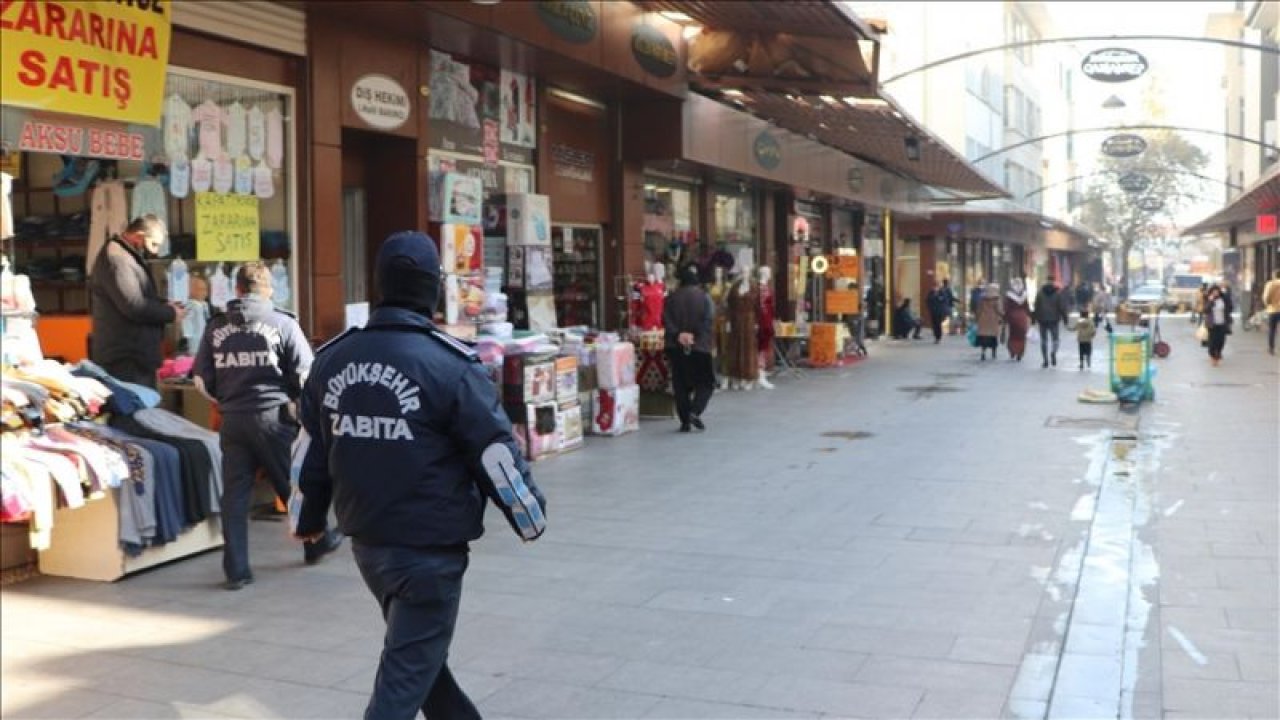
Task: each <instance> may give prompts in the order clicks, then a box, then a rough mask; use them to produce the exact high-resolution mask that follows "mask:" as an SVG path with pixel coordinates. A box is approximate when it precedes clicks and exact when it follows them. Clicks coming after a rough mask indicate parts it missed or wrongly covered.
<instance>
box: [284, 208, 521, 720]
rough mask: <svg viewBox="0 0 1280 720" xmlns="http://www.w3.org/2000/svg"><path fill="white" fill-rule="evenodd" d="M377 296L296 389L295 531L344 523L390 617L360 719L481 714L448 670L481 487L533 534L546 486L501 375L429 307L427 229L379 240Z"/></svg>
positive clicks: (308, 534)
mask: <svg viewBox="0 0 1280 720" xmlns="http://www.w3.org/2000/svg"><path fill="white" fill-rule="evenodd" d="M376 273H377V283H378V288H379V291H380V294H381V297H382V301H381V302H380V303H379V304H378V306H377V307H376V308H375V309H374V311H373V312H372V313H371V314H370V317H369V322H368V325H367V326H365V328H363V329H360V330H349V331H347V332H346V333H345V334H343V335H341V336H339V337H338V338H337V339H335V340H333V341H332V342H330V343H329V344H327V345H325V346H324V347H322V348H321V349H320V350H319V352H318V355H317V358H316V362H315V364H314V365H313V366H312V371H311V375H310V377H308V378H307V383H306V387H305V388H304V389H303V392H302V401H301V411H302V427H303V429H302V433H301V434H300V435H299V437H298V442H297V443H296V444H295V446H294V453H295V460H294V463H295V465H296V464H298V463H299V459H298V456H299V455H300V456H301V470H300V476H299V482H298V485H299V490H300V491H301V494H302V503H301V509H300V511H299V513H298V518H297V525H296V527H295V530H294V531H295V533H296V534H297V535H298V536H299V537H301V538H304V539H308V538H314V537H319V536H320V534H321V533H322V532H323V531H324V519H325V517H326V514H327V512H328V510H329V505H330V503H331V502H332V504H333V508H334V511H335V513H336V515H337V518H338V527H339V529H340V530H341V531H342V532H343V533H344V534H345V535H347V536H349V537H350V538H351V541H352V552H353V554H354V555H355V560H356V564H357V565H358V566H359V568H360V573H361V575H362V576H363V578H364V582H365V584H366V585H368V587H369V590H370V591H371V592H372V593H373V595H374V597H375V598H377V600H378V604H379V605H380V606H381V608H382V615H383V618H384V619H385V620H386V623H387V630H386V638H385V641H384V645H383V650H382V658H381V663H380V664H379V666H378V674H377V678H376V679H375V681H374V687H373V694H372V697H371V698H370V700H369V704H368V707H367V708H366V709H365V717H366V718H379V719H381V718H412V717H414V716H416V715H417V714H418V712H419V711H421V712H423V713H425V714H426V716H427V717H428V718H478V717H479V716H480V715H479V713H478V712H477V711H476V708H475V706H474V705H472V703H471V701H470V699H468V698H467V695H466V693H465V692H463V691H462V689H461V688H460V687H459V686H458V684H457V682H456V681H455V680H454V678H453V675H452V673H451V672H450V671H449V667H448V664H447V662H446V658H447V656H448V651H449V643H450V642H451V640H452V639H453V629H454V624H455V622H456V621H457V616H458V605H459V601H460V598H461V593H462V576H463V573H464V572H465V571H466V569H467V563H468V543H470V542H471V541H472V540H475V539H477V538H479V537H480V536H481V534H483V532H484V525H483V520H484V508H485V503H486V500H492V501H494V503H495V504H496V505H497V506H498V508H499V509H501V510H502V512H503V514H504V515H505V516H506V518H507V521H508V523H509V524H510V525H511V527H512V529H513V530H515V532H516V534H517V535H519V536H520V538H521V539H523V540H524V541H526V542H527V541H531V540H534V539H536V538H538V537H539V536H540V535H542V533H543V531H544V530H545V528H546V518H545V515H544V513H545V508H546V501H545V499H544V498H543V496H542V493H541V492H540V491H539V490H538V487H537V486H536V485H535V484H534V482H533V478H532V476H531V475H530V473H529V466H528V464H527V463H526V462H525V460H524V458H523V457H522V456H521V454H520V451H519V450H518V449H517V448H516V443H515V439H514V438H513V436H512V433H511V423H510V421H509V420H508V419H507V416H506V413H505V412H504V411H503V410H502V408H501V406H500V405H499V402H498V394H497V393H496V392H495V391H494V388H493V383H492V381H491V380H490V379H489V377H488V376H487V375H486V374H485V372H484V371H483V370H482V368H481V366H480V364H479V363H480V361H479V359H478V358H477V356H476V355H475V353H474V352H472V351H471V350H470V348H468V347H467V346H466V345H464V344H462V343H461V342H459V341H457V340H455V339H453V338H452V337H450V336H449V335H446V334H445V333H443V332H441V331H440V330H438V329H437V328H436V327H435V326H434V325H433V324H432V322H431V316H432V314H433V312H434V310H435V307H436V303H437V300H438V298H439V294H440V283H441V274H440V257H439V253H438V252H437V251H436V246H435V244H434V243H433V242H432V241H431V239H430V238H428V237H427V236H426V235H424V234H422V233H419V232H400V233H396V234H394V235H392V236H391V237H389V238H387V240H386V241H385V242H384V243H383V245H382V248H381V249H380V250H379V252H378V258H377V264H376Z"/></svg>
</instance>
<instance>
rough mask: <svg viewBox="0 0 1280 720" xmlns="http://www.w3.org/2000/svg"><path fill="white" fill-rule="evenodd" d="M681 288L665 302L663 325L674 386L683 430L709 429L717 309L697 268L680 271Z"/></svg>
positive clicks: (681, 430)
mask: <svg viewBox="0 0 1280 720" xmlns="http://www.w3.org/2000/svg"><path fill="white" fill-rule="evenodd" d="M678 276H679V278H680V287H679V288H678V289H676V291H675V292H673V293H671V295H670V296H668V297H667V301H666V303H665V304H664V305H663V311H662V325H663V327H664V328H665V332H666V351H667V360H668V362H670V363H671V387H672V389H673V390H674V391H675V396H676V415H678V416H679V417H680V432H686V433H687V432H689V431H690V430H691V429H694V428H696V429H698V430H706V429H707V426H706V423H705V422H704V421H703V419H702V413H704V412H706V409H707V404H708V403H710V402H711V394H712V393H713V392H714V391H715V388H716V376H715V369H714V367H713V364H712V361H711V343H712V333H711V327H712V321H713V320H714V317H715V308H714V306H713V305H712V303H711V296H710V295H708V294H707V291H706V290H703V289H702V285H701V284H700V283H699V282H698V270H697V268H695V267H694V266H692V265H686V266H685V267H684V268H682V269H681V270H680V272H679V273H678Z"/></svg>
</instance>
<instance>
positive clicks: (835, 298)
mask: <svg viewBox="0 0 1280 720" xmlns="http://www.w3.org/2000/svg"><path fill="white" fill-rule="evenodd" d="M860 299H861V297H860V293H859V292H858V291H857V290H828V291H827V292H826V303H825V304H826V309H827V314H828V315H857V314H858V313H859V312H860V311H861V310H862V307H861V303H859V302H858V301H859V300H860Z"/></svg>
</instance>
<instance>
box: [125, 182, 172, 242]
mask: <svg viewBox="0 0 1280 720" xmlns="http://www.w3.org/2000/svg"><path fill="white" fill-rule="evenodd" d="M167 205H168V203H167V201H166V200H165V197H164V186H162V185H161V184H160V183H159V182H157V181H155V180H153V179H151V178H144V179H142V180H139V181H138V182H137V183H135V184H134V186H133V197H132V202H131V203H130V207H129V217H131V218H140V217H142V216H143V215H155V216H156V217H157V218H159V219H160V222H162V223H164V224H165V227H166V228H167V227H169V213H168V209H167ZM156 254H157V255H159V256H160V257H166V256H168V254H169V234H168V233H165V235H164V242H163V243H162V244H161V245H160V249H159V250H158V251H157V252H156Z"/></svg>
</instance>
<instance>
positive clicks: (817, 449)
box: [813, 447, 836, 453]
mask: <svg viewBox="0 0 1280 720" xmlns="http://www.w3.org/2000/svg"><path fill="white" fill-rule="evenodd" d="M813 451H814V452H820V453H833V452H835V451H836V448H833V447H824V448H814V449H813Z"/></svg>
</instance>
